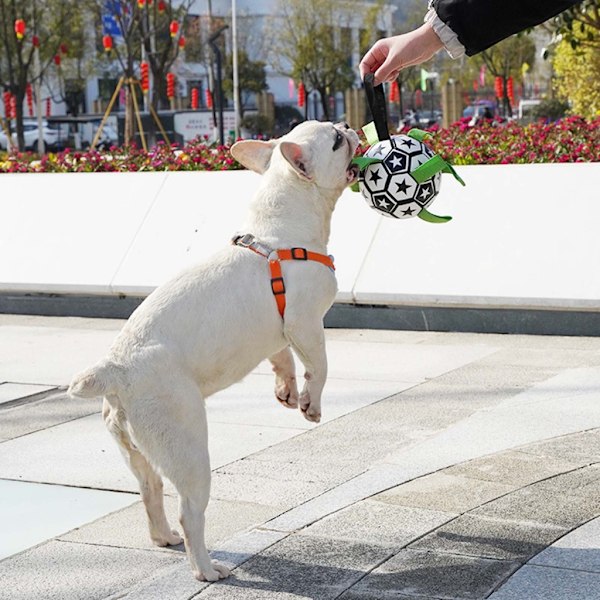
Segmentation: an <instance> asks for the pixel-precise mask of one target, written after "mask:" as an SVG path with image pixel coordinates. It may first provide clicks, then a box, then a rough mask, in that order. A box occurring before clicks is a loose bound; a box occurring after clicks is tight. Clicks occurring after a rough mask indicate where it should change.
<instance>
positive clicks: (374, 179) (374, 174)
mask: <svg viewBox="0 0 600 600" xmlns="http://www.w3.org/2000/svg"><path fill="white" fill-rule="evenodd" d="M380 179H381V175H380V174H379V169H373V172H372V173H371V177H370V178H369V181H372V182H373V183H374V184H375V185H377V182H378V181H379V180H380Z"/></svg>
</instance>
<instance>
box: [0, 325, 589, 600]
mask: <svg viewBox="0 0 600 600" xmlns="http://www.w3.org/2000/svg"><path fill="white" fill-rule="evenodd" d="M121 325H122V322H121V321H108V320H91V319H70V318H42V317H14V316H2V315H0V530H1V534H0V560H1V562H0V598H2V599H5V598H6V599H7V600H8V599H10V600H20V599H23V600H25V599H27V600H30V599H31V598H40V599H42V598H43V599H61V600H75V599H82V600H93V599H105V598H111V599H114V598H127V600H137V599H139V600H152V599H157V600H158V599H160V600H169V599H174V600H188V599H191V598H198V599H215V598H219V599H221V598H222V599H243V600H250V599H259V600H262V599H265V600H270V599H281V600H291V599H298V598H311V599H314V600H325V599H329V598H331V599H334V598H340V599H343V600H356V599H365V600H367V599H372V600H386V599H387V598H397V599H399V600H402V599H404V600H406V599H417V598H419V599H430V600H433V599H474V600H478V599H483V598H492V599H493V600H517V599H518V600H525V599H526V600H537V599H540V600H541V599H544V600H555V599H556V600H558V599H564V600H567V599H568V600H578V599H584V598H589V599H592V598H593V599H595V600H597V599H598V598H599V597H600V549H599V548H600V519H599V518H598V517H600V466H599V464H600V404H599V402H598V400H599V395H600V339H598V338H566V337H563V338H559V337H527V336H498V335H476V334H447V333H443V334H442V333H413V332H390V331H366V330H365V331H361V330H352V331H350V330H328V332H327V338H328V355H329V362H330V378H329V381H328V384H327V386H326V389H325V396H324V401H323V408H324V421H323V423H321V424H320V425H318V426H313V425H311V424H309V423H307V422H306V421H304V420H303V419H302V418H301V416H300V415H299V414H298V413H296V412H295V411H289V410H285V409H283V408H282V407H280V406H279V405H278V404H277V403H276V401H275V400H274V398H273V397H272V391H271V389H272V375H271V373H270V372H269V368H268V366H267V365H261V366H260V367H259V368H257V369H256V371H255V372H254V373H253V374H251V375H250V376H248V377H247V378H246V379H245V380H244V381H243V382H241V383H239V384H237V385H235V386H233V387H232V388H230V389H229V390H226V391H224V392H222V393H220V394H218V395H216V396H214V397H212V398H210V399H209V401H208V406H209V421H210V424H209V428H210V450H211V458H212V467H213V486H212V499H211V503H210V505H209V509H208V511H207V541H208V545H209V548H210V549H211V551H212V553H213V555H216V556H218V557H219V558H220V559H221V560H223V561H225V562H227V563H229V564H230V565H231V566H232V567H234V571H233V576H232V577H231V578H229V579H227V580H225V581H222V582H219V583H217V584H213V585H208V584H204V583H201V582H198V581H195V580H194V579H193V578H192V577H191V574H190V570H189V567H188V565H187V560H186V558H185V554H184V552H183V548H182V547H175V548H170V549H164V548H162V549H161V548H155V547H153V546H152V545H151V543H150V541H149V538H148V535H147V530H146V525H145V517H144V512H143V508H142V505H141V502H140V500H139V495H138V494H137V487H136V482H135V480H134V478H133V476H132V475H131V474H130V473H129V471H128V470H127V469H126V467H125V465H124V463H123V462H122V460H121V457H120V455H119V452H118V450H117V448H116V446H115V445H114V444H113V442H112V440H111V439H110V437H109V435H108V433H106V432H105V431H104V427H103V425H102V422H101V418H100V414H99V411H100V401H99V400H97V399H94V400H90V401H83V400H78V401H74V400H70V399H68V398H66V397H65V395H64V391H63V389H62V386H64V385H66V384H67V383H68V381H69V379H70V377H71V375H72V374H73V373H74V372H76V371H77V370H78V369H80V368H82V367H84V366H87V365H88V364H90V363H91V362H93V361H94V360H95V359H97V358H98V357H99V356H100V355H101V354H102V353H103V352H104V350H105V349H106V348H107V347H108V345H109V344H110V342H111V341H112V339H113V338H114V336H115V333H116V331H117V330H118V329H119V328H120V326H121ZM166 491H167V494H168V496H167V500H166V505H167V512H168V514H169V515H170V518H171V520H172V522H173V523H176V521H177V518H176V498H175V496H174V490H173V488H172V487H170V486H167V489H166Z"/></svg>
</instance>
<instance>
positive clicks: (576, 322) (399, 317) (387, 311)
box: [0, 294, 600, 337]
mask: <svg viewBox="0 0 600 600" xmlns="http://www.w3.org/2000/svg"><path fill="white" fill-rule="evenodd" d="M142 301H143V298H142V297H139V296H83V295H65V294H0V314H17V315H41V316H52V317H92V318H106V319H127V318H129V316H130V315H131V313H132V312H133V311H134V310H135V309H136V308H137V307H138V306H139V305H140V304H141V302H142ZM325 326H326V327H330V328H344V329H391V330H396V331H454V332H463V333H465V332H468V333H514V334H529V335H569V336H594V337H597V336H600V312H598V311H582V310H568V309H565V310H557V309H555V310H550V309H548V310H543V309H524V308H473V307H444V306H375V305H366V304H342V303H336V304H334V305H333V307H332V308H331V310H330V311H329V312H328V313H327V315H326V317H325Z"/></svg>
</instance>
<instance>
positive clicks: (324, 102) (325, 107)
mask: <svg viewBox="0 0 600 600" xmlns="http://www.w3.org/2000/svg"><path fill="white" fill-rule="evenodd" d="M319 94H320V95H321V108H322V109H323V120H324V121H329V97H328V96H327V92H326V88H320V89H319Z"/></svg>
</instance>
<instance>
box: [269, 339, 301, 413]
mask: <svg viewBox="0 0 600 600" xmlns="http://www.w3.org/2000/svg"><path fill="white" fill-rule="evenodd" d="M269 361H270V362H271V365H273V372H274V373H275V398H277V400H279V402H281V404H283V406H286V407H287V408H297V407H298V386H297V385H296V365H295V363H294V357H293V356H292V351H291V350H290V347H289V346H287V347H285V348H284V349H283V350H281V351H280V352H278V353H277V354H273V356H270V357H269Z"/></svg>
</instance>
